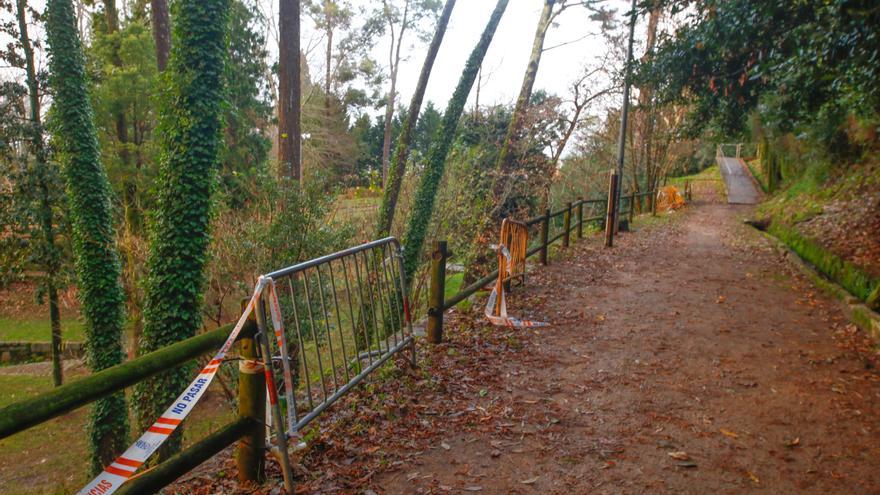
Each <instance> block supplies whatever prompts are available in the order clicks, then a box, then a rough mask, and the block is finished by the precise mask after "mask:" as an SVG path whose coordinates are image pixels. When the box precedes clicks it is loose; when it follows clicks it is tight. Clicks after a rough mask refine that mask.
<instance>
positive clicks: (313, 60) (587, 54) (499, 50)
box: [266, 0, 638, 114]
mask: <svg viewBox="0 0 880 495" xmlns="http://www.w3.org/2000/svg"><path fill="white" fill-rule="evenodd" d="M268 1H271V7H270V9H267V12H266V13H267V15H270V16H272V17H275V16H276V15H277V2H276V1H275V0H268ZM375 1H377V0H353V1H352V4H353V6H354V7H355V8H358V7H361V6H370V5H371V2H375ZM495 4H496V0H458V2H457V4H456V6H455V9H454V10H453V12H452V17H451V19H450V22H449V26H448V28H447V30H446V35H445V36H444V38H443V44H442V45H441V47H440V52H439V54H438V55H437V60H436V61H435V64H434V69H433V71H432V73H431V79H430V81H429V83H428V89H427V94H426V101H433V102H434V103H435V104H436V105H437V107H438V108H439V109H440V110H441V111H442V109H443V108H445V106H446V103H447V101H448V100H449V98H450V96H452V91H453V90H454V89H455V85H456V84H457V83H458V79H459V77H460V76H461V71H462V69H463V68H464V64H465V61H466V60H467V58H468V56H469V55H470V53H471V50H472V49H473V48H474V46H475V45H476V43H477V41H478V40H479V38H480V35H481V34H482V32H483V29H484V28H485V27H486V23H487V22H488V20H489V16H490V15H491V13H492V10H493V9H494V8H495ZM605 5H606V6H607V7H608V8H611V9H613V10H616V11H617V14H616V18H617V19H622V18H623V16H624V15H625V13H626V12H627V11H628V9H629V6H630V2H628V1H627V0H608V1H606V2H605ZM542 6H543V0H510V3H509V4H508V7H507V10H506V11H505V13H504V16H503V17H502V19H501V23H500V24H499V25H498V28H497V30H496V32H495V37H494V39H493V40H492V44H491V45H490V48H489V52H488V53H487V54H486V57H485V59H484V61H483V74H482V84H481V86H480V104H481V105H491V104H495V103H511V102H512V101H513V100H514V99H515V98H516V95H517V94H518V92H519V87H520V84H521V82H522V77H523V74H524V72H525V69H526V64H527V62H528V57H529V53H530V52H531V46H532V41H533V38H534V34H535V28H536V26H537V22H538V17H539V16H540V14H541V8H542ZM556 23H557V24H556V25H555V26H553V27H552V28H551V29H550V31H549V32H548V34H547V36H546V39H545V42H544V46H545V48H547V47H553V46H556V45H560V44H564V43H569V42H573V41H574V42H573V43H570V44H565V45H564V46H560V47H558V48H554V49H551V50H548V51H546V52H544V54H543V57H542V59H541V65H540V68H539V70H538V77H537V80H536V83H535V89H544V90H547V91H548V92H550V93H555V94H558V95H560V96H562V95H564V94H565V93H566V91H567V88H568V86H569V84H570V83H571V82H572V81H573V80H575V79H576V77H577V76H578V75H579V73H580V72H581V70H582V68H583V67H584V65H585V64H587V63H590V62H595V61H596V60H598V59H600V58H602V57H603V56H604V55H605V54H606V53H607V52H608V50H609V47H607V46H606V45H605V41H604V39H603V38H602V37H601V36H599V35H598V33H599V28H600V26H599V23H598V22H596V21H592V20H590V18H589V12H588V11H587V10H586V9H584V8H583V7H578V6H576V7H570V8H569V9H567V10H566V11H565V12H563V13H562V14H561V15H560V16H558V17H557V18H556ZM272 29H274V26H273V27H272ZM302 30H303V32H302V38H303V40H302V46H303V49H306V47H307V46H309V45H313V46H316V48H315V49H314V50H313V51H312V52H311V53H310V54H309V57H308V61H309V70H310V73H311V75H312V78H313V79H317V78H320V75H321V74H323V70H324V61H323V60H324V53H323V41H322V40H319V39H318V37H319V35H317V34H315V33H314V31H313V28H312V23H311V21H310V20H309V19H308V17H307V16H305V15H304V16H303V18H302ZM432 33H433V29H432ZM589 34H593V35H594V36H587V35H589ZM585 36H586V37H585ZM582 38H583V39H582ZM268 39H269V40H271V41H270V47H269V49H270V56H271V57H275V56H276V54H277V47H276V46H271V45H272V44H274V43H276V41H275V40H276V39H277V38H276V37H275V35H274V34H272V35H270V36H269V37H268ZM412 39H413V38H412V36H410V40H412ZM577 40H579V41H577ZM389 42H390V40H388V39H387V38H385V39H383V40H381V41H380V42H379V43H377V44H376V46H375V48H374V49H373V52H372V56H373V57H374V58H375V59H376V60H377V61H378V62H379V63H380V64H381V65H382V66H383V67H386V66H387V57H388V55H387V53H388V43H389ZM404 48H406V45H404ZM426 48H427V46H426V44H419V45H417V46H416V48H415V50H413V51H411V52H410V54H409V56H408V57H407V59H406V60H405V61H404V62H403V63H402V64H401V67H400V73H399V76H398V83H397V84H398V86H397V88H398V95H399V96H400V98H399V100H398V101H399V102H401V103H403V105H404V106H406V105H408V104H409V100H410V98H411V96H412V92H413V90H414V89H415V85H416V83H417V82H418V78H419V72H420V71H421V68H422V63H423V62H424V58H425V51H426ZM637 53H638V52H637ZM619 64H622V61H619ZM387 86H388V85H387V83H386V84H385V86H384V87H383V93H384V92H385V91H387ZM475 86H476V83H475ZM475 95H476V87H475V88H474V89H473V90H471V94H470V98H469V102H468V104H473V102H474V98H475ZM373 113H375V114H378V113H380V111H378V110H377V111H376V112H373Z"/></svg>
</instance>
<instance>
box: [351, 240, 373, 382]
mask: <svg viewBox="0 0 880 495" xmlns="http://www.w3.org/2000/svg"><path fill="white" fill-rule="evenodd" d="M352 258H353V259H354V270H355V280H357V285H358V303H360V304H359V306H360V307H359V308H358V312H359V313H360V319H361V323H363V324H364V344H365V345H366V346H367V348H366V349H365V352H366V353H367V359H368V362H369V363H370V366H373V344H372V343H371V342H370V325H369V323H367V316H366V315H365V314H364V312H365V308H366V307H367V305H366V303H365V302H364V284H363V282H361V269H360V263H359V262H358V259H357V255H356V254H355V255H354V256H352ZM358 359H360V356H358Z"/></svg>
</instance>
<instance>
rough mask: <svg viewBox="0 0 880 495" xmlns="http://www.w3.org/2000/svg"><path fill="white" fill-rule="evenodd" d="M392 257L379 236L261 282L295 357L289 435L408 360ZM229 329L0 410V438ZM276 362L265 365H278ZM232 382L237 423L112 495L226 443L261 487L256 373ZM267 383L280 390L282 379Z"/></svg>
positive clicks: (254, 333) (250, 338) (117, 387)
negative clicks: (271, 291) (267, 286)
mask: <svg viewBox="0 0 880 495" xmlns="http://www.w3.org/2000/svg"><path fill="white" fill-rule="evenodd" d="M400 254H401V248H400V244H399V243H398V242H397V240H396V239H394V238H391V237H389V238H386V239H381V240H378V241H373V242H369V243H366V244H363V245H360V246H356V247H353V248H350V249H346V250H344V251H340V252H338V253H334V254H330V255H327V256H323V257H321V258H317V259H314V260H311V261H307V262H305V263H300V264H297V265H294V266H291V267H289V268H285V269H282V270H278V271H275V272H272V273H270V274H268V275H266V277H268V278H271V279H272V280H273V281H274V282H275V284H276V290H277V293H276V294H278V295H279V298H278V299H279V303H280V305H281V310H282V311H281V312H282V317H283V321H284V322H285V323H286V324H287V325H285V329H286V331H285V333H286V334H287V335H288V336H289V342H291V343H292V344H294V345H293V346H291V347H292V348H293V349H295V350H296V352H295V353H294V352H291V353H290V354H293V356H288V357H289V358H293V359H292V362H293V363H295V364H296V366H294V367H293V370H294V373H293V377H292V378H294V379H295V380H297V384H296V385H297V386H295V387H294V392H295V394H294V396H293V401H292V402H294V404H291V405H290V406H292V407H288V408H287V409H288V411H289V412H290V414H291V417H292V418H293V419H294V421H292V422H291V423H289V424H288V427H289V428H288V433H289V434H292V433H295V432H297V431H299V430H300V429H302V428H303V427H305V426H306V425H307V424H309V422H311V421H312V420H314V419H315V418H316V417H317V416H318V415H319V414H320V413H321V412H322V411H324V410H326V409H327V408H328V407H330V405H332V404H333V403H334V402H335V401H337V400H338V399H339V398H340V397H342V396H343V395H344V394H345V393H346V392H348V391H349V390H351V389H352V388H353V387H355V386H356V385H357V384H358V383H360V382H361V381H363V380H364V379H365V378H366V377H367V375H369V373H371V372H372V371H374V370H376V369H377V368H378V367H379V366H381V365H382V364H383V363H385V362H386V361H387V360H388V359H389V358H390V357H391V356H393V355H394V354H396V353H397V352H400V351H401V350H403V349H405V348H407V347H409V348H410V349H411V350H412V355H411V356H410V358H411V359H412V360H413V361H414V360H415V344H414V342H413V338H412V327H411V324H410V321H411V318H410V314H409V302H408V300H407V299H406V297H405V294H406V290H405V285H404V283H405V278H404V276H403V265H402V263H401V261H402V260H401V256H400ZM282 288H284V289H285V290H284V291H282V290H281V289H282ZM265 299H266V298H265V293H264V297H261V301H260V303H261V304H258V305H257V306H258V313H259V314H258V318H257V320H258V321H257V322H256V323H255V322H253V321H251V320H249V321H248V322H247V323H246V324H245V326H244V328H243V329H242V332H241V333H240V334H239V337H238V351H239V358H240V359H241V360H242V361H240V364H239V369H240V370H241V369H242V365H243V364H244V363H246V362H254V361H255V360H256V359H257V358H258V357H259V356H258V351H257V349H258V347H259V346H258V345H257V342H256V341H257V340H262V339H260V338H259V337H265V336H267V335H268V334H267V328H266V324H265V321H266V320H265V315H266V304H267V303H268V302H269V301H266V300H265ZM232 327H233V326H232V325H226V326H223V327H221V328H218V329H216V330H212V331H209V332H206V333H204V334H201V335H198V336H195V337H192V338H190V339H186V340H183V341H181V342H178V343H176V344H173V345H170V346H168V347H164V348H162V349H159V350H156V351H154V352H151V353H149V354H145V355H143V356H141V357H139V358H137V359H134V360H131V361H128V362H125V363H122V364H119V365H116V366H113V367H111V368H107V369H105V370H103V371H99V372H96V373H93V374H91V375H89V376H86V377H83V378H80V379H77V380H73V381H71V382H69V383H67V384H64V385H62V386H60V387H58V388H55V389H53V390H50V391H48V392H45V393H43V394H40V395H37V396H35V397H32V398H29V399H26V400H24V401H21V402H17V403H14V404H10V405H8V406H5V407H3V408H0V438H5V437H8V436H10V435H13V434H15V433H18V432H21V431H24V430H26V429H28V428H31V427H33V426H36V425H38V424H40V423H43V422H45V421H48V420H50V419H52V418H54V417H57V416H59V415H62V414H64V413H67V412H70V411H72V410H74V409H77V408H79V407H82V406H84V405H87V404H89V403H90V402H93V401H95V400H97V399H100V398H102V397H105V396H107V395H110V394H112V393H115V392H119V391H121V390H124V389H125V388H126V387H129V386H132V385H134V384H136V383H138V382H140V381H142V380H144V379H146V378H149V377H150V376H153V375H155V374H157V373H159V372H162V371H165V370H168V369H172V368H175V367H177V366H180V365H182V364H185V363H187V362H190V361H192V360H193V359H196V358H198V357H199V356H202V355H203V354H205V353H208V352H211V351H215V350H216V349H217V348H219V347H220V346H221V345H222V344H223V343H224V341H225V340H226V338H227V337H228V336H229V334H230V332H231V331H232ZM261 334H262V335H261ZM265 340H272V339H265ZM277 357H278V359H275V360H273V368H274V367H276V366H275V364H279V365H280V363H281V359H280V356H277ZM278 367H279V368H280V366H278ZM276 373H280V371H278V370H276ZM238 379H239V401H238V402H239V404H238V418H237V419H235V420H234V421H232V422H231V423H229V424H228V425H226V426H224V427H222V428H220V429H219V430H218V431H216V432H215V433H212V434H210V435H208V436H206V437H205V438H204V439H202V440H201V441H199V442H197V443H195V444H194V445H192V446H190V447H189V448H187V449H186V450H184V451H183V452H181V453H179V454H177V455H175V456H173V457H171V458H170V459H168V460H167V461H165V462H163V463H161V464H159V465H158V466H156V467H155V468H154V469H151V470H147V471H145V472H143V473H141V474H139V475H135V476H134V477H132V478H131V479H129V480H128V481H127V482H126V483H125V484H123V485H122V487H121V488H120V490H119V492H117V493H120V494H122V493H124V494H143V493H154V492H156V491H158V490H160V489H161V488H162V487H164V486H166V485H168V484H169V483H171V482H173V481H174V480H175V479H177V478H178V477H180V476H181V475H183V474H185V473H187V472H189V471H190V470H192V469H193V468H194V467H196V466H198V465H199V464H201V463H202V462H204V461H205V460H207V459H209V458H211V457H212V456H214V455H215V454H217V453H218V452H220V451H221V450H223V449H225V448H226V447H228V446H229V445H231V444H233V443H235V442H236V441H239V442H238V447H237V449H236V464H237V465H238V471H239V473H238V475H239V479H240V480H241V481H249V482H254V481H256V482H259V481H261V479H262V477H263V473H264V470H263V467H262V466H263V462H264V453H265V449H266V447H267V442H266V429H265V428H264V419H265V413H266V409H265V403H266V385H265V383H266V382H265V380H264V376H263V374H262V373H254V372H239V375H238ZM275 383H276V384H278V386H279V387H283V381H281V380H275ZM278 395H279V396H281V397H283V396H284V394H282V393H279V394H278Z"/></svg>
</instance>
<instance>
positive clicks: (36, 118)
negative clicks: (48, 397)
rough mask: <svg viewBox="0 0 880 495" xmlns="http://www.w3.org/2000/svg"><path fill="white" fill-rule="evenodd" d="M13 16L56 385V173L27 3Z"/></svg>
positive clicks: (58, 336) (19, 2)
mask: <svg viewBox="0 0 880 495" xmlns="http://www.w3.org/2000/svg"><path fill="white" fill-rule="evenodd" d="M16 17H17V18H18V39H19V42H20V43H21V47H22V51H24V62H25V76H26V79H27V88H28V105H29V106H30V121H31V122H30V128H29V131H30V132H29V133H28V134H29V135H30V148H31V154H32V155H33V157H34V173H33V178H34V182H35V184H34V185H35V186H36V191H35V192H36V195H37V197H36V200H37V202H38V206H37V216H38V221H39V224H40V230H39V232H40V239H39V241H38V242H39V243H40V245H39V248H38V254H37V256H36V258H37V261H38V263H40V264H41V265H42V267H43V271H44V273H45V275H44V277H43V281H42V283H43V287H42V288H43V290H45V292H46V299H47V301H48V303H49V323H50V326H51V328H52V382H53V383H54V384H55V386H56V387H57V386H59V385H61V383H62V382H63V381H64V376H63V375H64V373H63V370H62V367H61V311H60V309H59V306H58V286H57V283H58V282H57V277H58V272H59V271H60V269H61V253H60V252H59V251H58V247H57V246H56V245H55V212H54V211H53V207H54V205H55V204H56V203H57V199H56V197H55V195H54V194H53V190H52V189H54V188H53V187H52V186H54V185H55V184H56V180H55V179H56V178H57V176H56V175H55V174H53V170H52V169H51V168H50V165H49V160H48V152H47V150H46V146H45V144H44V143H43V123H42V119H41V117H40V85H39V82H38V81H37V71H36V66H35V64H34V49H33V46H32V45H31V40H30V36H29V35H28V25H27V2H26V1H25V0H16Z"/></svg>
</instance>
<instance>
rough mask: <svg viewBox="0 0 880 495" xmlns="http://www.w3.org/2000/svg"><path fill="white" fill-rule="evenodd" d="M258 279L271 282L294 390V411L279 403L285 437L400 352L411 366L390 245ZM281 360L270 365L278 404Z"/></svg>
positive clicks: (397, 266) (383, 242)
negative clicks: (405, 353)
mask: <svg viewBox="0 0 880 495" xmlns="http://www.w3.org/2000/svg"><path fill="white" fill-rule="evenodd" d="M264 277H266V278H270V279H272V280H273V281H274V282H275V285H276V288H277V294H278V300H279V303H280V307H281V316H282V319H283V324H284V325H283V327H284V331H285V335H286V338H287V342H288V349H289V352H288V356H286V358H287V359H288V360H289V362H290V363H291V365H290V368H291V371H292V377H290V378H291V379H292V385H293V396H292V398H291V399H292V401H293V404H283V406H284V408H285V409H286V412H287V418H288V421H289V425H288V430H289V431H288V435H292V434H295V433H296V432H298V431H300V430H301V429H302V428H303V427H305V426H306V425H308V424H309V422H311V421H312V420H313V419H315V418H316V417H317V416H318V415H319V414H320V413H321V412H322V411H324V410H325V409H327V408H328V407H329V406H330V405H332V404H333V403H334V402H336V401H337V400H338V399H339V398H340V397H342V396H343V395H344V394H345V393H346V392H348V391H349V390H350V389H351V388H352V387H354V386H355V385H357V384H358V383H360V382H361V381H363V379H364V378H366V376H367V375H368V374H369V373H370V372H372V371H374V370H375V369H376V368H378V367H379V366H381V365H382V364H383V363H384V362H385V361H387V360H388V359H389V358H390V357H391V356H393V355H394V354H396V353H398V352H400V351H401V350H403V349H404V348H406V347H409V348H410V350H411V351H412V355H411V356H410V359H411V361H412V362H413V364H414V363H415V344H414V341H413V337H412V326H411V323H410V315H409V302H408V300H407V298H406V287H405V285H404V284H405V277H404V274H403V265H402V258H401V248H400V244H399V243H398V241H397V239H395V238H393V237H387V238H385V239H380V240H377V241H372V242H368V243H366V244H362V245H360V246H355V247H353V248H349V249H346V250H344V251H340V252H337V253H333V254H330V255H327V256H323V257H320V258H316V259H313V260H310V261H306V262H304V263H299V264H297V265H293V266H291V267H288V268H284V269H281V270H277V271H274V272H272V273H269V274H267V275H265V276H264ZM264 304H265V303H264ZM264 311H265V309H264ZM264 314H265V313H264ZM262 321H265V319H263V318H261V319H258V324H260V327H261V330H263V327H264V326H265V325H264V324H263V323H262ZM274 351H275V352H280V349H278V348H277V347H275V349H274ZM284 358H285V357H284V356H281V355H280V354H279V355H276V356H275V357H274V358H273V364H274V366H273V368H274V369H273V371H274V373H275V374H276V375H277V376H278V379H276V380H275V383H276V384H277V387H278V388H279V390H278V391H277V392H278V396H279V397H284V395H285V394H284V392H285V391H284V390H283V388H282V387H283V384H284V380H283V378H284V377H283V374H284V373H283V367H282V366H281V364H282V363H283V360H284Z"/></svg>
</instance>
